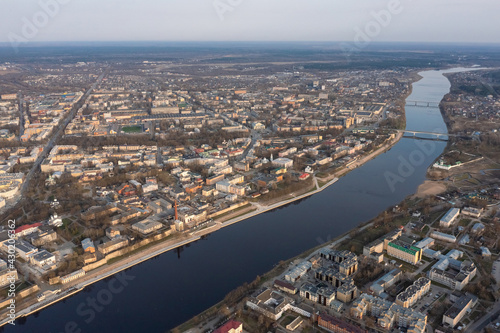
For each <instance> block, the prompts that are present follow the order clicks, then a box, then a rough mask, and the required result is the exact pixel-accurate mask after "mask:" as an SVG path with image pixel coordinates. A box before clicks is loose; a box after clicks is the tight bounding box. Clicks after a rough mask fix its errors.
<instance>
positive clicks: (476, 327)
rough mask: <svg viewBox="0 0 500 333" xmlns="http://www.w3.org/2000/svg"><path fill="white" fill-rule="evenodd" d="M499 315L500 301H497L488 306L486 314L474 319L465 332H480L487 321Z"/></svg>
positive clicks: (486, 324) (489, 321)
mask: <svg viewBox="0 0 500 333" xmlns="http://www.w3.org/2000/svg"><path fill="white" fill-rule="evenodd" d="M499 315H500V301H497V302H496V303H495V304H494V305H493V307H491V308H489V309H488V310H487V312H486V314H485V315H484V316H483V317H481V318H479V319H478V320H476V322H475V323H473V324H472V325H471V326H470V327H468V328H467V330H466V331H465V332H471V333H472V332H474V333H477V332H482V331H483V330H484V328H485V327H486V326H488V324H489V323H491V322H492V321H493V320H494V319H495V318H497V317H498V316H499Z"/></svg>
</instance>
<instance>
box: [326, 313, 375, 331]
mask: <svg viewBox="0 0 500 333" xmlns="http://www.w3.org/2000/svg"><path fill="white" fill-rule="evenodd" d="M318 326H319V327H321V328H323V329H325V330H327V331H328V332H333V333H368V331H367V330H364V329H362V328H361V327H358V326H355V325H352V324H350V323H347V322H345V321H343V320H342V319H338V318H336V317H333V316H330V315H328V314H326V313H321V314H320V315H319V316H318Z"/></svg>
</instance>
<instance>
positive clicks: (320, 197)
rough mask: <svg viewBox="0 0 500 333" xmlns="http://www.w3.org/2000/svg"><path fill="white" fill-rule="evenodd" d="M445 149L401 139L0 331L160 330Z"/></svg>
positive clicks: (435, 76)
mask: <svg viewBox="0 0 500 333" xmlns="http://www.w3.org/2000/svg"><path fill="white" fill-rule="evenodd" d="M462 70H463V69H453V70H446V71H426V72H422V73H420V75H422V77H423V79H422V80H420V81H419V82H417V83H415V84H414V85H413V93H412V94H411V96H409V97H408V101H429V102H436V103H439V102H440V101H441V99H442V98H443V96H444V95H445V94H446V93H448V92H449V89H450V83H449V81H448V80H447V79H446V78H445V77H444V76H443V75H442V74H443V73H446V72H452V71H454V72H456V71H462ZM406 119H407V129H409V130H418V131H439V132H441V133H446V126H445V124H444V122H443V118H442V117H441V114H440V112H439V109H437V108H422V107H411V106H407V108H406ZM445 145H446V143H445V142H441V141H422V140H415V139H405V138H403V139H402V140H401V141H399V142H398V143H397V144H396V145H395V146H394V147H393V148H392V149H390V150H389V151H388V152H386V153H384V154H382V155H380V156H378V157H377V158H375V159H373V160H371V161H370V162H368V163H366V164H365V165H363V166H362V167H360V168H358V169H355V170H353V171H352V172H350V173H349V174H347V175H346V176H345V177H343V178H341V179H340V180H339V181H338V182H337V183H335V184H334V185H333V186H331V187H329V188H328V189H326V190H324V191H323V192H321V193H318V194H315V195H314V196H312V197H309V198H307V199H304V200H302V201H299V202H296V203H294V204H290V205H288V206H285V207H282V208H279V209H277V210H274V211H271V212H268V213H265V214H262V215H259V216H256V217H253V218H250V219H248V220H245V221H242V222H240V223H237V224H234V225H232V226H230V227H228V228H224V229H222V230H220V231H217V232H216V233H214V234H211V235H209V236H208V237H207V238H206V239H204V240H200V241H198V242H196V243H192V244H191V245H190V246H187V247H184V248H182V249H180V251H171V252H167V253H164V254H162V255H160V256H158V257H156V258H154V259H151V260H149V261H147V262H144V263H142V264H139V265H137V266H134V267H132V268H130V269H129V270H127V271H126V274H127V275H128V276H130V277H133V280H130V281H129V282H126V286H125V287H122V288H118V287H117V286H118V285H119V284H120V283H119V281H115V282H118V283H115V284H113V285H112V287H110V284H109V283H110V281H111V280H113V279H115V278H108V279H107V280H103V281H100V282H98V283H96V284H94V285H92V286H90V287H87V288H85V290H84V291H82V292H80V293H78V294H76V295H74V296H72V297H70V298H67V299H65V300H63V301H61V302H59V303H56V304H54V305H53V306H50V307H48V308H46V309H44V310H42V311H39V312H38V313H36V314H34V315H31V316H29V317H27V318H22V319H20V320H18V321H17V322H16V325H15V326H11V325H6V326H5V327H4V328H3V329H0V331H5V332H19V333H21V332H23V333H27V332H54V333H55V332H149V333H152V332H167V331H168V330H170V329H172V328H173V327H175V326H177V325H179V324H181V323H182V322H184V321H186V320H188V319H190V318H191V317H193V316H194V315H196V314H198V313H200V312H202V311H203V310H205V309H207V308H208V307H210V306H212V305H214V304H215V303H217V302H219V301H220V300H221V299H222V298H223V297H224V296H225V295H226V294H227V293H228V292H229V291H231V290H232V289H234V288H236V287H237V286H239V285H241V284H243V283H244V282H250V281H252V280H253V279H255V277H256V276H257V275H259V274H263V273H265V272H266V271H269V270H270V269H272V268H273V266H274V265H275V264H277V263H278V262H279V261H280V260H285V259H288V258H291V257H294V256H296V255H298V254H300V253H302V252H304V251H306V250H307V249H310V248H312V247H315V246H317V245H319V244H321V243H324V242H326V241H327V240H329V239H332V238H335V237H337V236H339V235H341V234H343V233H345V232H347V231H349V230H350V229H352V228H354V227H355V226H357V225H359V224H361V223H363V222H366V221H368V220H370V219H371V218H373V217H375V216H376V215H378V214H379V213H380V212H381V211H383V210H385V209H387V208H388V207H390V206H393V205H396V204H398V203H399V202H401V201H402V200H403V199H404V198H405V197H406V196H408V195H410V194H412V193H414V192H415V191H416V189H417V187H418V186H419V185H420V184H422V183H423V181H424V180H425V175H426V169H427V167H428V166H429V165H430V164H431V163H432V162H433V161H434V160H435V159H436V158H437V157H438V156H439V155H440V154H441V153H442V151H443V149H444V147H445ZM110 289H111V290H112V291H113V293H111V292H109V290H110ZM99 292H100V293H99ZM110 295H112V296H111V298H108V296H110ZM97 296H99V297H100V299H101V300H103V301H104V303H106V305H104V306H100V305H98V306H97V307H96V308H95V310H92V311H89V309H91V306H90V305H88V303H87V302H88V301H89V299H90V298H96V297H97ZM77 309H79V311H77ZM90 312H93V314H91V313H90ZM73 327H75V328H74V329H73Z"/></svg>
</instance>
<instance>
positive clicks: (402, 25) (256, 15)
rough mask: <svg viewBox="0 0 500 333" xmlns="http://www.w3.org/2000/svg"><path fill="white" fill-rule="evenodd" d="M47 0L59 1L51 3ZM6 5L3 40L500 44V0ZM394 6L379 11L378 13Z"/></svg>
mask: <svg viewBox="0 0 500 333" xmlns="http://www.w3.org/2000/svg"><path fill="white" fill-rule="evenodd" d="M44 3H46V4H50V3H52V4H54V3H56V4H58V7H59V8H55V9H54V6H49V7H46V8H49V9H43V8H44V5H43V4H44ZM2 5H3V6H2V11H1V12H0V42H9V41H11V40H10V39H13V38H14V39H17V40H20V41H22V42H29V41H36V42H39V41H249V40H257V41H350V42H352V41H354V40H355V39H356V40H367V39H369V40H370V41H380V42H382V41H429V42H495V43H500V33H499V32H500V20H499V19H498V15H499V12H500V1H498V0H300V1H299V0H142V1H138V0H135V1H133V0H2ZM50 8H52V9H50ZM391 11H392V14H390V15H381V16H380V17H379V19H378V21H377V19H376V18H375V16H376V15H374V13H385V14H387V13H390V12H391ZM47 13H48V14H47ZM33 28H34V29H33ZM360 31H363V32H364V33H360Z"/></svg>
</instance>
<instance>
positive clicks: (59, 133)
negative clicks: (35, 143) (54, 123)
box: [21, 71, 107, 195]
mask: <svg viewBox="0 0 500 333" xmlns="http://www.w3.org/2000/svg"><path fill="white" fill-rule="evenodd" d="M106 74H107V71H104V72H103V73H102V74H101V75H100V76H99V77H98V78H97V80H96V82H95V83H94V84H93V85H92V86H91V87H90V88H89V89H88V90H87V92H86V93H85V94H84V95H83V96H82V97H81V98H80V100H79V101H82V100H83V101H85V100H86V99H87V98H88V97H89V96H90V94H91V93H92V91H93V90H94V89H95V88H96V87H97V85H98V84H100V83H101V82H102V79H103V78H104V76H105V75H106ZM78 111H79V109H78V110H77V109H76V108H73V109H71V111H70V113H69V115H68V116H67V117H66V118H65V119H64V120H63V121H62V123H60V124H59V128H58V129H57V131H56V132H55V133H54V134H53V135H52V138H51V139H50V140H49V142H47V144H46V145H45V148H44V149H43V152H42V153H41V154H40V156H38V158H37V160H36V161H35V163H34V164H33V167H32V168H31V170H30V171H29V172H28V174H27V175H26V178H25V179H24V182H23V185H22V186H21V195H22V194H24V193H25V192H26V190H27V189H28V188H29V186H30V182H31V180H32V179H33V176H34V175H35V173H36V172H37V171H38V169H39V168H40V165H41V164H42V162H43V161H44V160H45V158H46V157H47V156H48V155H49V153H50V151H51V150H52V148H53V147H54V145H55V143H56V142H57V141H58V140H59V139H60V138H61V137H62V136H63V134H64V131H65V130H66V127H67V126H68V124H69V123H70V121H71V120H73V118H75V116H76V114H77V113H78Z"/></svg>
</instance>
